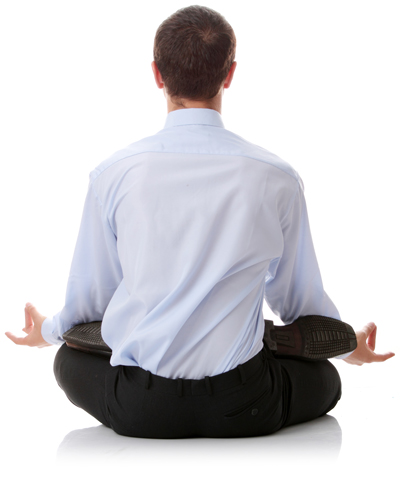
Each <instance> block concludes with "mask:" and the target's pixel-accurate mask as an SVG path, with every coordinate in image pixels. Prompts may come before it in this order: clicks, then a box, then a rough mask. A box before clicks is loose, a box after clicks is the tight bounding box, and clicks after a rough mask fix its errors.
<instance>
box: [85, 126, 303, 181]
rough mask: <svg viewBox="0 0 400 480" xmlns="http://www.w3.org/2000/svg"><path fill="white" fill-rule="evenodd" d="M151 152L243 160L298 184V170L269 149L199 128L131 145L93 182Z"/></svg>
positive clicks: (95, 173)
mask: <svg viewBox="0 0 400 480" xmlns="http://www.w3.org/2000/svg"><path fill="white" fill-rule="evenodd" d="M151 152H153V153H180V154H194V155H196V154H198V155H215V156H236V157H243V158H246V159H248V160H249V161H250V162H251V161H256V162H259V164H260V165H261V164H263V165H264V166H265V169H266V170H268V169H270V168H271V167H272V168H274V169H277V170H279V171H280V172H281V173H282V175H284V176H288V177H291V178H292V179H294V180H296V181H299V175H298V173H297V172H296V170H295V169H294V168H293V167H292V166H291V165H290V164H289V163H288V162H286V161H285V160H283V159H282V158H280V157H279V156H278V155H275V154H274V153H272V152H270V151H269V150H267V149H266V148H264V147H261V146H259V145H256V144H254V143H251V142H250V141H248V140H246V139H245V138H243V137H241V136H240V135H237V134H236V133H233V132H231V131H230V130H227V129H224V128H218V129H216V128H215V127H202V128H201V129H198V130H196V126H192V125H189V126H187V128H185V129H179V130H177V129H176V128H167V129H163V130H160V131H159V132H157V133H156V134H154V135H151V136H148V137H145V138H142V139H141V140H138V141H136V142H134V143H131V144H130V145H128V146H127V147H125V148H123V149H121V150H118V151H116V152H115V153H114V154H113V155H111V156H110V157H109V158H107V159H106V160H104V161H103V162H101V163H100V164H99V165H98V166H97V167H96V168H95V169H94V170H93V171H92V172H91V173H90V178H91V180H92V181H94V180H95V179H96V178H97V177H99V176H100V175H101V174H102V173H103V172H104V171H106V170H107V169H109V168H110V167H112V166H116V167H117V166H118V164H120V165H121V163H120V162H121V161H123V160H125V159H128V158H130V159H132V161H135V159H134V158H133V157H138V156H139V155H141V154H145V153H151ZM262 168H263V167H262Z"/></svg>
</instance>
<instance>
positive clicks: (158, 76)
mask: <svg viewBox="0 0 400 480" xmlns="http://www.w3.org/2000/svg"><path fill="white" fill-rule="evenodd" d="M151 68H152V70H153V74H154V80H155V81H156V84H157V87H158V88H164V82H163V79H162V77H161V73H160V70H159V69H158V67H157V64H156V62H155V61H154V60H153V61H152V62H151Z"/></svg>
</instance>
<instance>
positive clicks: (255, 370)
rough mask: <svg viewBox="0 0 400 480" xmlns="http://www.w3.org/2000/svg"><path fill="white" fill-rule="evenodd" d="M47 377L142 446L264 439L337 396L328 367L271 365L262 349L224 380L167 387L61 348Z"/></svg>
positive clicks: (163, 381)
mask: <svg viewBox="0 0 400 480" xmlns="http://www.w3.org/2000/svg"><path fill="white" fill-rule="evenodd" d="M54 373H55V377H56V380H57V382H58V384H59V386H60V387H61V388H62V389H63V390H64V392H65V394H66V395H67V397H68V398H69V400H70V401H71V402H72V403H74V404H75V405H76V406H78V407H80V408H82V409H84V410H85V411H86V412H88V413H89V414H90V415H92V416H93V417H95V418H96V419H97V420H98V421H99V422H101V423H103V424H104V425H106V426H107V427H110V428H112V429H113V430H114V431H115V432H116V433H118V434H120V435H126V436H132V437H142V438H185V437H199V436H200V437H247V436H258V435H267V434H271V433H273V432H276V431H277V430H279V429H281V428H283V427H285V426H288V425H293V424H296V423H300V422H306V421H309V420H312V419H315V418H317V417H319V416H322V415H324V414H326V413H327V412H329V411H330V410H331V409H332V408H333V407H334V406H335V405H336V403H337V402H338V400H339V399H340V396H341V381H340V377H339V374H338V372H337V370H336V368H335V367H334V366H333V365H332V363H330V362H329V361H328V360H324V361H317V362H310V361H303V360H297V359H276V358H275V357H274V356H273V355H272V354H271V352H270V350H269V349H268V348H267V347H266V346H264V349H263V350H262V351H261V352H260V353H259V354H258V355H256V356H255V357H254V358H252V359H251V360H250V361H248V362H246V363H245V364H243V365H240V366H239V367H237V368H235V369H234V370H231V371H229V372H226V373H223V374H220V375H216V376H212V377H206V378H205V379H202V380H187V379H177V380H172V379H168V378H163V377H160V376H157V375H153V374H151V373H150V372H147V371H145V370H143V369H141V368H140V367H128V366H122V365H120V366H116V367H112V366H111V365H110V363H109V358H107V357H103V356H100V355H93V354H88V353H83V352H81V351H77V350H74V349H72V348H70V347H68V346H67V345H66V344H64V345H62V346H61V347H60V348H59V350H58V352H57V355H56V358H55V362H54Z"/></svg>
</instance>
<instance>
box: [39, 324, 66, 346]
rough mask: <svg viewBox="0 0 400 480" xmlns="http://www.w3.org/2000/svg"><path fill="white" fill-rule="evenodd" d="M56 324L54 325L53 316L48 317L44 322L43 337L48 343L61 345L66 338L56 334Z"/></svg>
mask: <svg viewBox="0 0 400 480" xmlns="http://www.w3.org/2000/svg"><path fill="white" fill-rule="evenodd" d="M53 332H54V326H53V318H50V317H48V318H46V319H45V320H44V322H43V323H42V329H41V333H42V337H43V338H44V339H45V340H46V342H47V343H51V344H52V345H61V344H63V343H64V340H63V339H61V338H60V337H58V336H54V334H53Z"/></svg>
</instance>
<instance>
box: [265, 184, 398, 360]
mask: <svg viewBox="0 0 400 480" xmlns="http://www.w3.org/2000/svg"><path fill="white" fill-rule="evenodd" d="M281 226H282V235H283V241H284V250H283V254H282V256H281V258H280V259H278V260H276V261H273V262H271V267H270V272H269V275H268V276H267V277H266V283H265V289H264V297H265V300H266V302H267V304H268V305H269V307H270V308H271V310H272V311H273V312H274V313H275V314H276V315H278V316H279V317H280V318H281V320H282V321H283V322H284V323H286V324H289V323H292V322H293V321H295V320H296V319H297V318H299V317H303V316H307V315H322V316H325V317H331V318H334V319H337V320H340V315H339V312H338V311H337V309H336V307H335V305H334V303H333V302H332V301H331V299H330V298H329V297H328V295H327V294H326V292H325V290H324V287H323V284H322V278H321V274H320V270H319V266H318V262H317V258H316V255H315V250H314V246H313V242H312V238H311V231H310V225H309V221H308V214H307V207H306V202H305V198H304V192H303V188H302V184H301V182H300V183H299V186H298V189H297V191H296V193H295V194H294V196H293V198H292V202H291V205H290V206H289V209H288V211H287V213H286V215H285V216H284V217H283V219H282V221H281ZM356 337H357V348H356V350H354V351H353V352H349V353H347V354H344V355H340V356H338V357H335V358H337V359H343V360H346V362H347V363H351V364H355V365H362V364H363V363H371V362H383V361H385V360H387V359H388V358H391V357H393V356H394V353H393V352H388V353H386V354H382V355H380V354H376V353H374V349H375V339H376V326H375V324H373V323H369V324H367V325H366V326H365V327H363V328H362V329H361V330H360V331H358V332H357V333H356Z"/></svg>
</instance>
